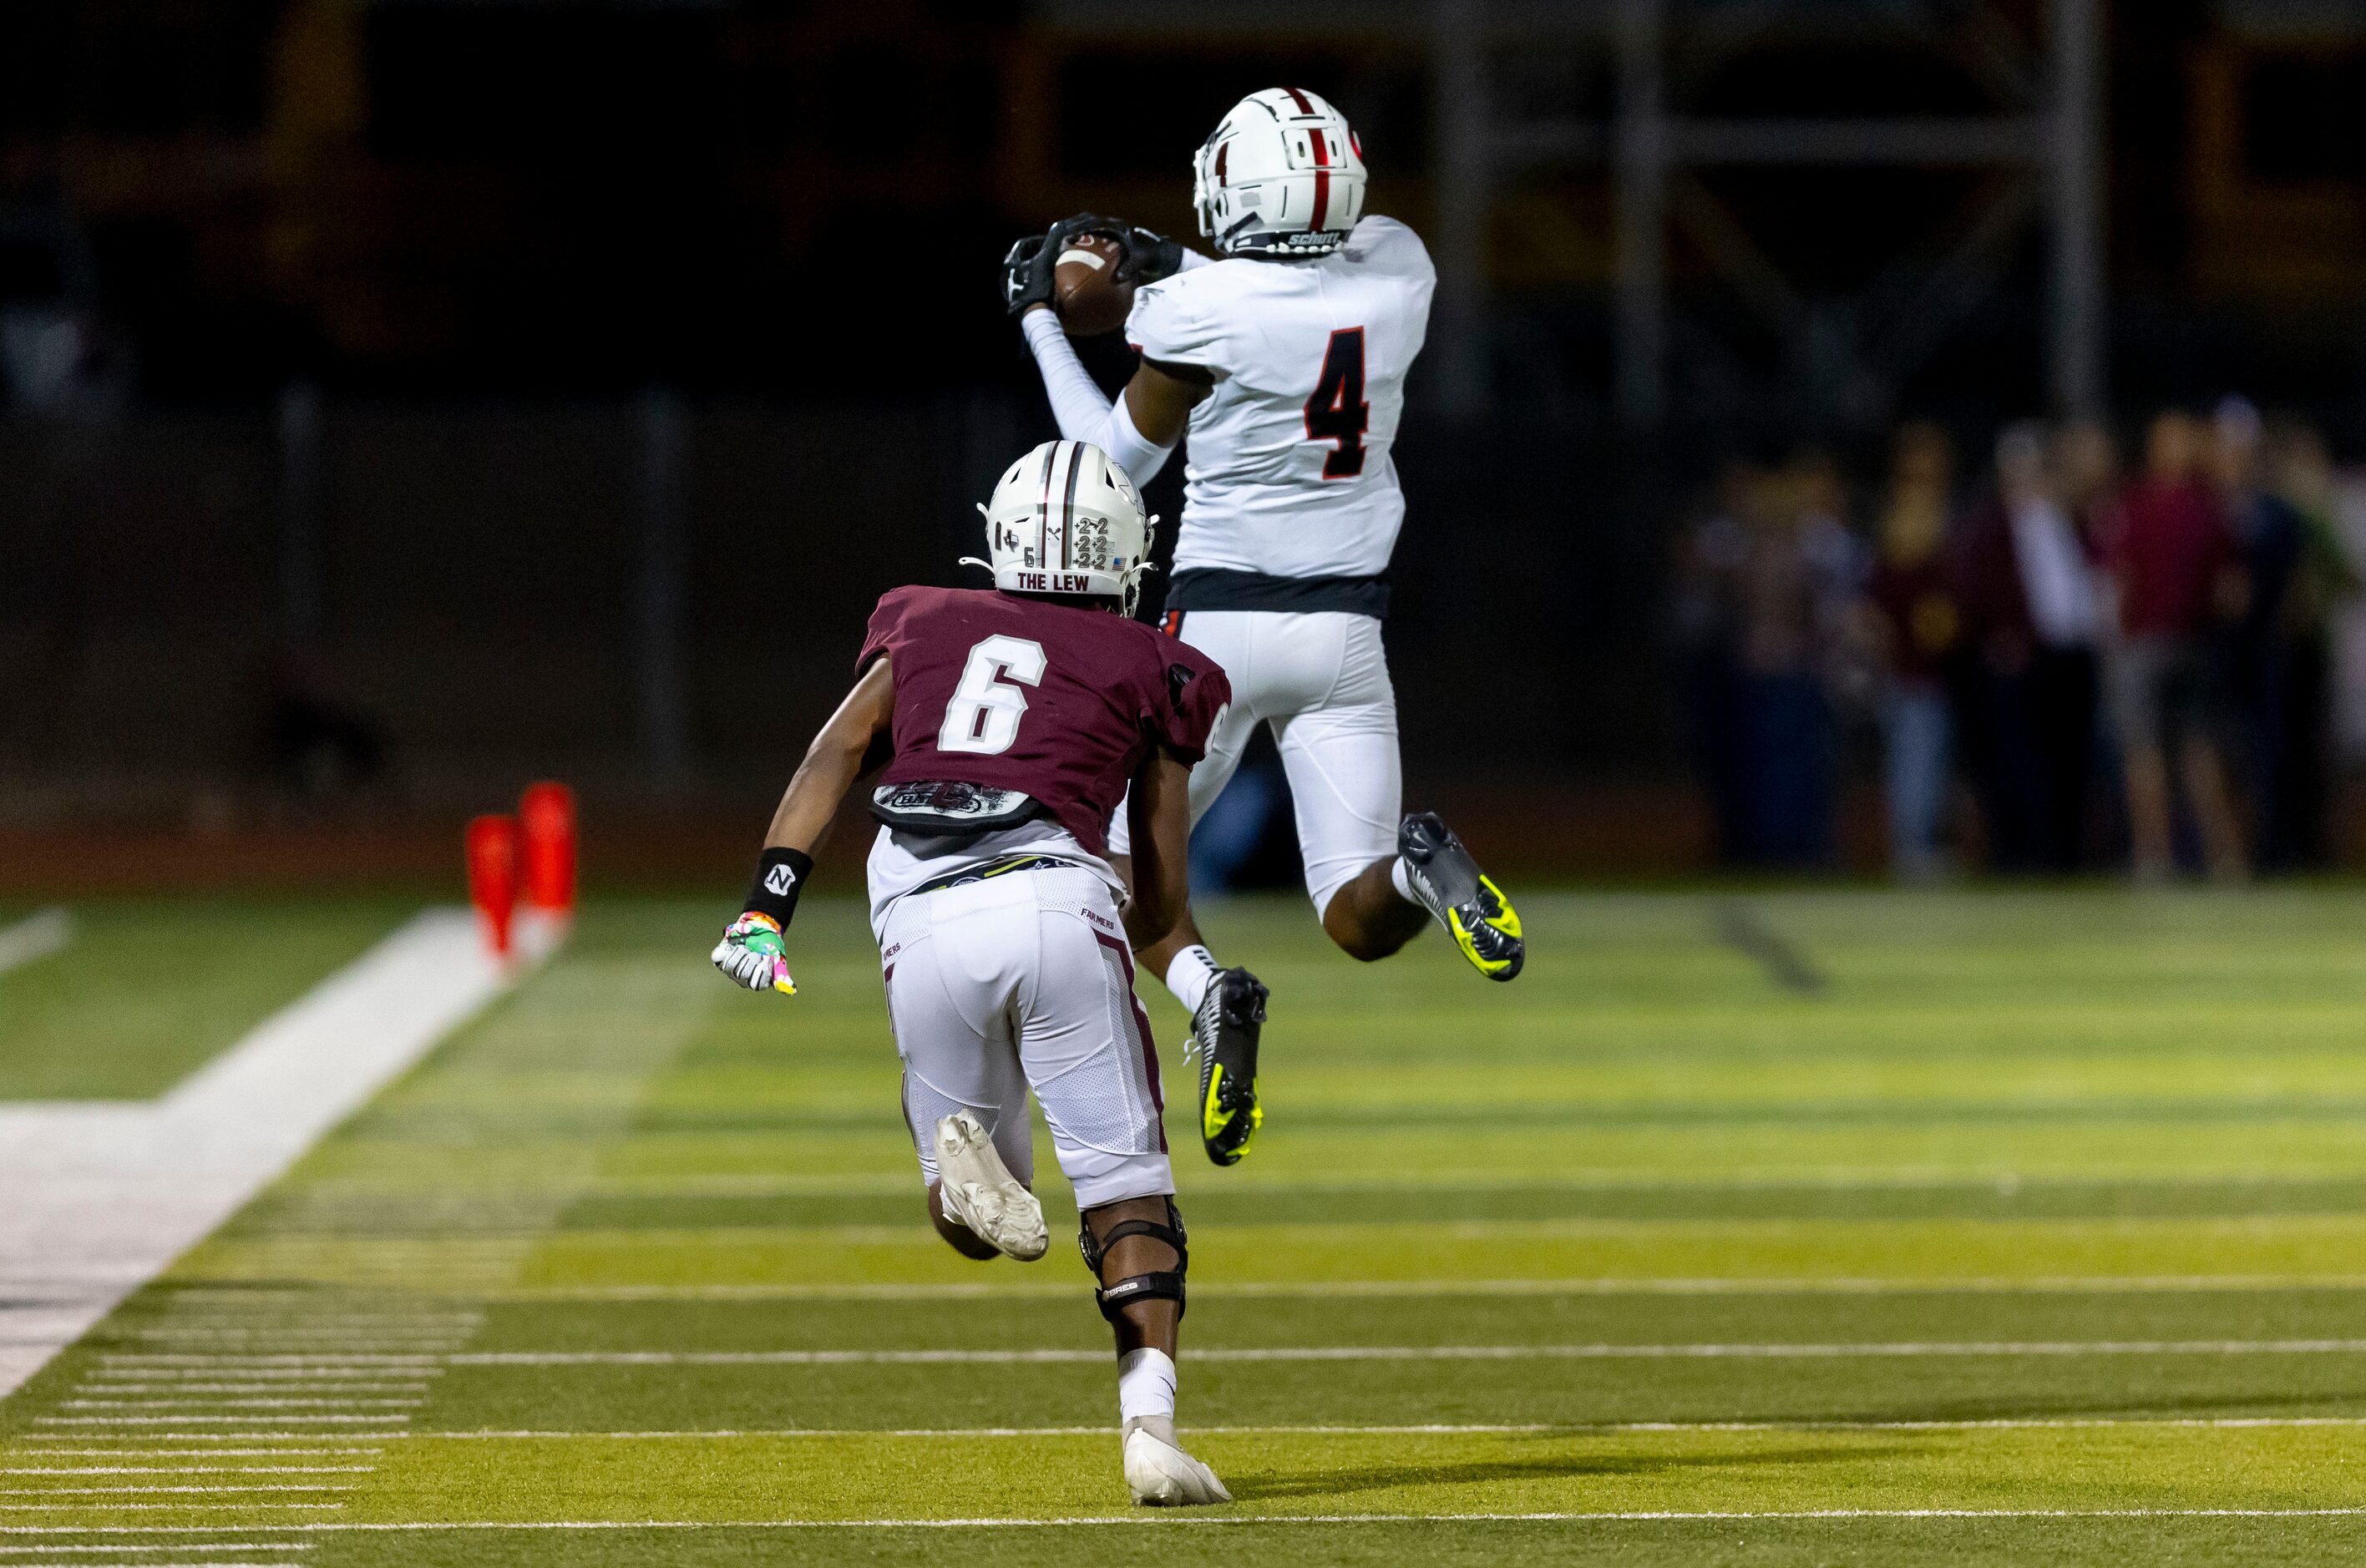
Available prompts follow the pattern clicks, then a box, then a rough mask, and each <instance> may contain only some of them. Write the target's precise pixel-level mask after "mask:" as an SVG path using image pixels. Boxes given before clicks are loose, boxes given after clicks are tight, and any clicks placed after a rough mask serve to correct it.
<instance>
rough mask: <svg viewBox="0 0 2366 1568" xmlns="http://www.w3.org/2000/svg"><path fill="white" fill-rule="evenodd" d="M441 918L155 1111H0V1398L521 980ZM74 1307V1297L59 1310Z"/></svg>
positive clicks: (279, 1019)
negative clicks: (20, 1309)
mask: <svg viewBox="0 0 2366 1568" xmlns="http://www.w3.org/2000/svg"><path fill="white" fill-rule="evenodd" d="M509 979H510V977H509V976H507V975H505V974H504V973H503V972H502V970H501V967H500V966H499V965H498V964H497V963H496V962H495V961H494V960H493V959H492V958H490V956H488V955H487V954H486V952H485V951H484V946H483V943H482V941H481V940H480V938H479V935H478V933H477V924H476V916H475V915H474V914H473V913H469V912H468V911H466V910H451V909H431V910H428V911H425V912H424V913H421V914H420V915H419V916H418V917H417V918H415V919H413V920H411V922H410V923H409V924H405V925H403V926H401V927H400V929H398V930H396V931H394V932H393V933H391V934H390V935H388V936H387V937H386V938H385V939H384V940H383V941H381V942H379V943H378V944H377V946H375V947H373V948H371V949H370V950H369V951H368V952H367V953H365V954H364V955H362V957H361V958H357V959H355V961H354V962H353V963H352V964H350V965H348V966H347V967H346V968H344V969H341V970H339V971H338V972H337V973H336V974H333V975H332V976H330V977H329V978H328V979H327V980H323V981H321V983H320V984H319V985H318V986H316V987H314V988H313V989H312V990H311V991H310V992H309V993H307V994H306V995H304V996H302V997H300V998H299V999H298V1000H297V1001H295V1002H292V1003H290V1004H289V1005H288V1006H287V1007H285V1008H283V1009H281V1010H280V1011H279V1012H278V1013H277V1014H274V1015H273V1016H272V1017H270V1018H268V1019H266V1020H265V1021H264V1022H263V1023H262V1024H261V1025H258V1026H256V1028H255V1029H254V1031H253V1032H252V1033H251V1034H249V1035H248V1036H246V1037H245V1038H244V1039H243V1040H242V1041H240V1042H239V1043H238V1044H237V1045H236V1046H234V1047H231V1049H230V1050H229V1051H227V1052H225V1053H224V1054H223V1055H221V1056H220V1057H218V1058H215V1059H214V1060H212V1061H211V1062H208V1064H207V1065H206V1066H204V1067H202V1068H200V1069H199V1070H197V1072H195V1073H193V1074H191V1075H190V1076H189V1077H188V1078H187V1079H186V1080H185V1081H183V1082H182V1083H181V1084H180V1085H179V1086H178V1087H176V1088H175V1089H174V1090H173V1092H171V1093H169V1094H167V1095H166V1096H165V1097H164V1098H163V1099H162V1100H158V1101H152V1102H150V1103H144V1104H130V1105H122V1104H109V1103H71V1104H61V1105H7V1106H0V1192H5V1193H7V1194H8V1202H7V1204H5V1205H0V1299H6V1298H9V1297H11V1296H14V1297H18V1298H30V1299H39V1300H40V1301H41V1303H42V1305H41V1307H40V1308H39V1311H38V1312H37V1313H27V1314H22V1315H17V1314H11V1313H8V1312H6V1311H0V1394H7V1393H9V1392H10V1391H11V1390H13V1389H14V1388H16V1387H17V1385H18V1384H20V1383H23V1382H24V1381H25V1380H26V1379H27V1378H28V1377H30V1376H32V1375H33V1373H34V1372H37V1371H38V1370H39V1368H40V1367H42V1366H43V1365H44V1364H46V1363H47V1362H48V1361H49V1360H50V1358H51V1356H53V1355H55V1354H56V1353H57V1352H58V1351H59V1350H62V1349H63V1348H64V1347H65V1346H67V1345H69V1344H71V1343H73V1341H74V1340H76V1339H78V1338H81V1337H82V1336H83V1334H84V1332H85V1331H86V1330H88V1329H89V1327H91V1326H92V1325H93V1324H95V1323H96V1322H97V1321H98V1319H99V1318H101V1317H102V1316H106V1314H107V1312H108V1311H109V1310H110V1309H112V1308H113V1307H114V1305H116V1303H118V1301H120V1300H122V1299H123V1297H124V1296H126V1295H128V1294H130V1292H131V1291H133V1290H135V1289H137V1288H138V1287H139V1286H141V1285H142V1284H144V1283H146V1282H148V1281H149V1280H151V1279H153V1278H154V1277H155V1276H156V1275H157V1274H158V1273H159V1272H161V1271H163V1268H164V1267H165V1265H166V1264H168V1263H170V1262H171V1261H172V1260H174V1259H175V1258H176V1257H178V1256H179V1255H180V1254H181V1253H183V1252H185V1251H186V1250H187V1249H189V1248H190V1247H192V1246H194V1245H195V1244H196V1243H197V1242H198V1241H199V1240H201V1239H203V1238H205V1237H206V1236H207V1235H208V1234H210V1233H211V1232H212V1231H213V1230H214V1229H215V1228H216V1227H217V1226H220V1224H221V1223H222V1221H224V1220H225V1219H228V1218H229V1217H230V1215H231V1214H232V1213H234V1212H235V1211H236V1210H237V1209H238V1208H239V1207H240V1206H242V1204H245V1202H246V1201H247V1199H249V1198H250V1197H252V1196H254V1193H256V1192H257V1191H259V1190H260V1189H261V1188H262V1187H263V1186H264V1184H265V1183H266V1182H269V1181H271V1180H272V1179H273V1178H274V1177H276V1176H277V1175H278V1174H279V1173H280V1172H281V1171H282V1170H286V1169H287V1167H288V1166H289V1165H290V1164H291V1163H293V1162H294V1160H295V1159H296V1158H297V1157H298V1156H299V1155H300V1154H302V1153H303V1152H304V1151H305V1150H306V1149H307V1148H310V1147H311V1146H312V1144H313V1143H315V1142H316V1141H318V1140H319V1138H320V1137H321V1135H322V1134H323V1133H325V1132H327V1131H328V1130H329V1129H330V1128H331V1127H332V1126H335V1125H336V1124H337V1123H338V1122H340V1121H343V1120H344V1118H345V1117H346V1116H347V1115H348V1114H351V1113H352V1112H354V1111H355V1110H357V1109H359V1108H360V1106H361V1105H362V1104H364V1103H366V1101H368V1100H369V1098H370V1097H371V1096H372V1095H374V1094H376V1093H377V1091H378V1090H379V1089H380V1088H382V1087H384V1086H385V1084H386V1083H387V1082H389V1081H390V1080H392V1079H393V1078H394V1077H395V1076H396V1075H397V1074H399V1073H400V1072H401V1071H403V1070H405V1069H407V1068H409V1067H410V1066H411V1064H412V1063H414V1062H416V1061H417V1060H418V1059H419V1058H421V1057H423V1055H425V1054H426V1052H427V1051H428V1049H429V1048H430V1047H433V1046H434V1044H435V1042H436V1041H438V1040H440V1039H442V1038H443V1037H444V1036H445V1035H446V1034H448V1033H450V1032H451V1031H452V1029H454V1028H455V1027H456V1026H457V1025H459V1024H461V1023H462V1022H463V1021H465V1020H466V1019H468V1017H469V1016H471V1015H472V1014H475V1013H476V1012H477V1011H478V1010H479V1008H481V1007H483V1006H484V1004H485V1003H486V1002H490V1001H491V1000H492V998H493V997H494V996H496V995H497V994H499V993H500V992H501V990H502V989H503V987H504V986H506V985H507V984H508V983H509ZM60 1297H62V1298H63V1299H58V1298H60Z"/></svg>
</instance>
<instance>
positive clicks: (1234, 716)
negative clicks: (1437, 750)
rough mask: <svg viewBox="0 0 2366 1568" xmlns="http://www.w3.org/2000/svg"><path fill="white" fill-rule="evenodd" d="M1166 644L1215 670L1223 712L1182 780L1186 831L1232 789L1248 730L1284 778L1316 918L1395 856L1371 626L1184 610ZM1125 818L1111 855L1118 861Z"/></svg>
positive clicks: (1393, 746)
mask: <svg viewBox="0 0 2366 1568" xmlns="http://www.w3.org/2000/svg"><path fill="white" fill-rule="evenodd" d="M1182 616H1183V620H1182V624H1181V626H1179V627H1178V628H1177V631H1176V635H1177V636H1178V637H1180V638H1182V639H1183V641H1185V642H1187V643H1189V644H1191V645H1192V646H1193V647H1195V648H1197V649H1199V650H1200V652H1201V653H1203V654H1206V655H1208V656H1209V657H1210V658H1211V659H1214V660H1215V661H1216V663H1217V664H1218V665H1220V666H1222V668H1223V671H1224V676H1225V678H1227V679H1229V680H1230V681H1231V682H1232V683H1233V705H1232V706H1231V707H1230V708H1228V709H1226V710H1225V711H1224V713H1223V716H1222V718H1220V719H1218V720H1217V721H1216V730H1215V734H1213V735H1211V737H1210V738H1209V742H1208V755H1207V757H1206V759H1205V760H1203V761H1202V762H1201V763H1200V765H1199V766H1198V767H1194V768H1193V769H1192V770H1191V820H1192V822H1193V823H1197V822H1198V821H1199V820H1200V817H1201V816H1202V815H1203V814H1204V813H1205V812H1207V810H1208V808H1209V807H1210V806H1211V805H1213V804H1215V801H1216V797H1217V796H1218V795H1221V794H1222V793H1223V791H1224V786H1225V785H1226V784H1229V783H1231V782H1232V778H1233V770H1234V768H1236V767H1239V766H1240V763H1241V754H1242V753H1243V752H1244V751H1245V750H1247V749H1248V744H1249V737H1250V736H1251V735H1253V734H1256V726H1257V725H1258V724H1259V723H1268V724H1271V725H1272V726H1273V738H1274V744H1275V745H1277V746H1278V747H1279V749H1280V752H1281V764H1282V767H1283V768H1284V769H1285V770H1286V771H1287V772H1288V773H1289V775H1290V801H1291V804H1292V805H1293V807H1294V808H1295V809H1296V811H1297V813H1298V850H1299V855H1300V857H1301V858H1302V859H1303V860H1304V861H1305V862H1306V892H1307V896H1308V897H1309V898H1312V899H1313V901H1314V913H1315V915H1316V917H1317V918H1320V917H1321V915H1322V914H1323V913H1324V911H1325V910H1327V909H1329V908H1330V907H1331V900H1332V898H1333V896H1334V895H1335V894H1336V893H1337V892H1338V890H1340V889H1341V888H1344V887H1346V885H1347V884H1348V883H1349V882H1351V881H1353V880H1354V879H1356V878H1357V877H1358V876H1360V875H1361V874H1362V873H1363V871H1364V868H1366V867H1368V866H1369V865H1371V864H1372V863H1373V862H1374V861H1376V860H1385V859H1387V858H1389V857H1391V856H1392V855H1394V854H1395V853H1396V849H1397V823H1398V821H1399V819H1400V818H1401V817H1402V816H1403V807H1404V773H1403V765H1402V764H1401V763H1400V762H1399V761H1398V758H1397V694H1396V689H1395V688H1394V687H1393V686H1391V685H1390V683H1389V661H1388V655H1387V653H1386V651H1385V650H1384V649H1383V648H1382V647H1381V645H1380V622H1378V621H1376V620H1374V619H1373V618H1372V617H1370V616H1369V615H1353V614H1349V613H1347V612H1346V611H1344V610H1316V611H1311V612H1307V613H1292V612H1287V611H1281V610H1185V611H1183V612H1182ZM1126 827H1127V824H1126V816H1125V808H1124V807H1122V806H1121V807H1119V808H1118V813H1117V820H1116V822H1115V823H1113V824H1112V825H1111V830H1110V849H1111V850H1112V851H1113V852H1115V853H1117V854H1120V855H1123V854H1126V853H1128V852H1129V851H1128V848H1127V845H1128V834H1127V831H1126Z"/></svg>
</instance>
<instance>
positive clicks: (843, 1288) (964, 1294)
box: [490, 1274, 2366, 1301]
mask: <svg viewBox="0 0 2366 1568" xmlns="http://www.w3.org/2000/svg"><path fill="white" fill-rule="evenodd" d="M1191 1289H1192V1294H1194V1295H1195V1296H1196V1295H1222V1296H1279V1297H1298V1296H1337V1295H1355V1296H1460V1295H1470V1296H1493V1295H1515V1296H1529V1295H1533V1296H1557V1295H1572V1296H1583V1295H1744V1296H1748V1295H1932V1294H1940V1295H1944V1294H1955V1293H1961V1294H1976V1295H2014V1294H2029V1295H2059V1294H2071V1295H2076V1294H2085V1293H2090V1292H2092V1293H2098V1294H2120V1293H2123V1292H2125V1293H2133V1294H2179V1293H2181V1292H2205V1291H2207V1292H2216V1291H2311V1290H2316V1291H2366V1274H2081V1275H2044V1274H2038V1275H2028V1276H2016V1275H2011V1274H1966V1275H1957V1276H1946V1275H1932V1276H1927V1277H1916V1278H1910V1279H1899V1278H1895V1277H1887V1278H1876V1277H1860V1278H1847V1277H1833V1276H1826V1277H1821V1278H1818V1277H1813V1276H1808V1277H1785V1278H1774V1277H1769V1278H1765V1279H1752V1278H1747V1277H1736V1278H1707V1279H1699V1278H1679V1277H1673V1276H1655V1275H1629V1276H1626V1277H1617V1278H1573V1279H1559V1280H1539V1279H1509V1280H1319V1281H1317V1280H1305V1281H1298V1280H1275V1281H1229V1282H1228V1281H1223V1280H1211V1281H1210V1282H1208V1283H1206V1284H1204V1285H1194V1286H1193V1287H1192V1288H1191ZM1075 1294H1076V1287H1075V1286H1073V1285H1067V1284H1061V1283H1058V1282H1053V1281H1043V1282H1014V1283H1009V1284H986V1283H967V1282H951V1281H948V1282H942V1283H935V1282H931V1283H917V1282H916V1283H911V1284H815V1285H798V1284H749V1285H580V1286H569V1285H552V1286H538V1287H532V1288H527V1289H514V1290H507V1291H501V1292H496V1293H493V1294H492V1296H491V1297H490V1299H493V1300H497V1301H970V1300H997V1299H1019V1298H1027V1297H1039V1296H1053V1297H1068V1296H1073V1295H1075Z"/></svg>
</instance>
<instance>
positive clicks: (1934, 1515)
mask: <svg viewBox="0 0 2366 1568" xmlns="http://www.w3.org/2000/svg"><path fill="white" fill-rule="evenodd" d="M2349 1518H2366V1506H2361V1507H2325V1508H1767V1509H1743V1508H1731V1509H1723V1508H1702V1509H1678V1508H1652V1509H1633V1510H1624V1511H1614V1510H1605V1511H1602V1512H1598V1513H1577V1512H1552V1513H1543V1512H1539V1513H1470V1514H1185V1513H1166V1512H1161V1511H1157V1510H1154V1509H1147V1508H1145V1509H1143V1510H1141V1511H1139V1512H1136V1513H1131V1514H1076V1515H1068V1516H1065V1517H1054V1518H1039V1519H1023V1518H950V1519H947V1518H936V1519H929V1518H870V1519H548V1520H526V1519H449V1520H444V1521H440V1522H436V1521H430V1520H425V1519H409V1520H402V1521H399V1522H388V1523H379V1524H365V1523H362V1522H360V1521H357V1520H307V1521H304V1522H302V1523H299V1524H289V1525H272V1526H268V1527H265V1528H267V1529H286V1530H301V1531H304V1532H307V1533H319V1534H331V1533H335V1534H345V1533H349V1532H350V1533H361V1532H365V1531H366V1532H371V1533H377V1532H406V1533H407V1532H413V1531H420V1530H630V1529H667V1530H673V1529H684V1530H689V1529H712V1530H749V1529H1065V1528H1067V1527H1069V1526H1071V1525H1142V1526H1150V1527H1153V1528H1158V1529H1178V1528H1182V1527H1186V1526H1191V1525H1369V1524H1412V1525H1432V1524H1489V1523H1500V1524H1686V1523H1693V1522H1707V1523H1717V1522H1723V1521H1732V1522H1738V1523H1747V1522H1749V1521H1752V1520H1769V1521H1772V1520H1778V1519H2349ZM175 1528H176V1527H175V1526H172V1525H88V1526H83V1527H72V1526H63V1525H0V1532H6V1533H11V1534H32V1533H34V1532H36V1531H54V1532H56V1533H58V1534H61V1535H104V1534H112V1533H115V1532H118V1531H132V1530H141V1531H162V1530H172V1529H175ZM196 1528H203V1527H196ZM224 1528H227V1527H224Z"/></svg>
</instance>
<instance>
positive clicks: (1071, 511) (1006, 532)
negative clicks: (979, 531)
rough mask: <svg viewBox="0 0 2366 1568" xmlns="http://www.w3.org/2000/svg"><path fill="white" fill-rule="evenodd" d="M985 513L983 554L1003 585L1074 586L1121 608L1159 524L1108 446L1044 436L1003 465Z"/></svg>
mask: <svg viewBox="0 0 2366 1568" xmlns="http://www.w3.org/2000/svg"><path fill="white" fill-rule="evenodd" d="M977 510H980V511H982V512H984V513H985V514H986V552H987V554H989V555H990V556H991V557H992V559H990V560H985V561H979V560H976V559H975V557H967V558H965V559H967V561H968V564H970V565H973V566H984V567H986V568H987V569H988V570H990V571H992V572H993V573H994V586H995V587H996V588H1001V589H1002V590H1003V591H1004V592H1006V593H1049V594H1076V595H1078V596H1080V597H1091V598H1108V599H1117V600H1118V601H1119V602H1120V603H1121V605H1122V606H1123V607H1124V610H1125V612H1126V613H1127V614H1128V615H1131V614H1132V613H1133V603H1134V598H1135V596H1136V594H1137V592H1138V591H1139V589H1140V586H1141V582H1142V574H1143V573H1144V571H1145V570H1147V569H1148V567H1147V562H1148V560H1149V556H1150V540H1151V535H1152V532H1154V531H1155V529H1156V528H1157V526H1158V520H1157V519H1156V518H1155V517H1145V516H1144V515H1143V510H1142V494H1141V492H1140V491H1138V490H1136V489H1135V488H1134V487H1133V481H1132V480H1131V479H1129V478H1127V477H1126V476H1125V470H1124V469H1122V468H1120V467H1119V466H1118V465H1116V464H1114V463H1112V462H1110V459H1109V454H1107V453H1105V452H1103V451H1102V450H1101V449H1100V448H1099V447H1098V446H1095V445H1093V444H1092V443H1090V442H1082V441H1047V442H1044V443H1043V444H1042V445H1041V446H1039V447H1037V448H1036V449H1035V450H1034V451H1032V452H1031V453H1029V454H1027V455H1026V456H1024V457H1022V458H1020V460H1019V461H1018V462H1016V463H1014V464H1012V465H1010V466H1009V467H1008V468H1007V469H1005V470H1003V474H1002V480H1001V483H999V484H997V485H996V486H995V487H994V498H993V499H992V500H991V501H989V502H987V503H986V505H984V506H982V507H980V508H978V509H977Z"/></svg>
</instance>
